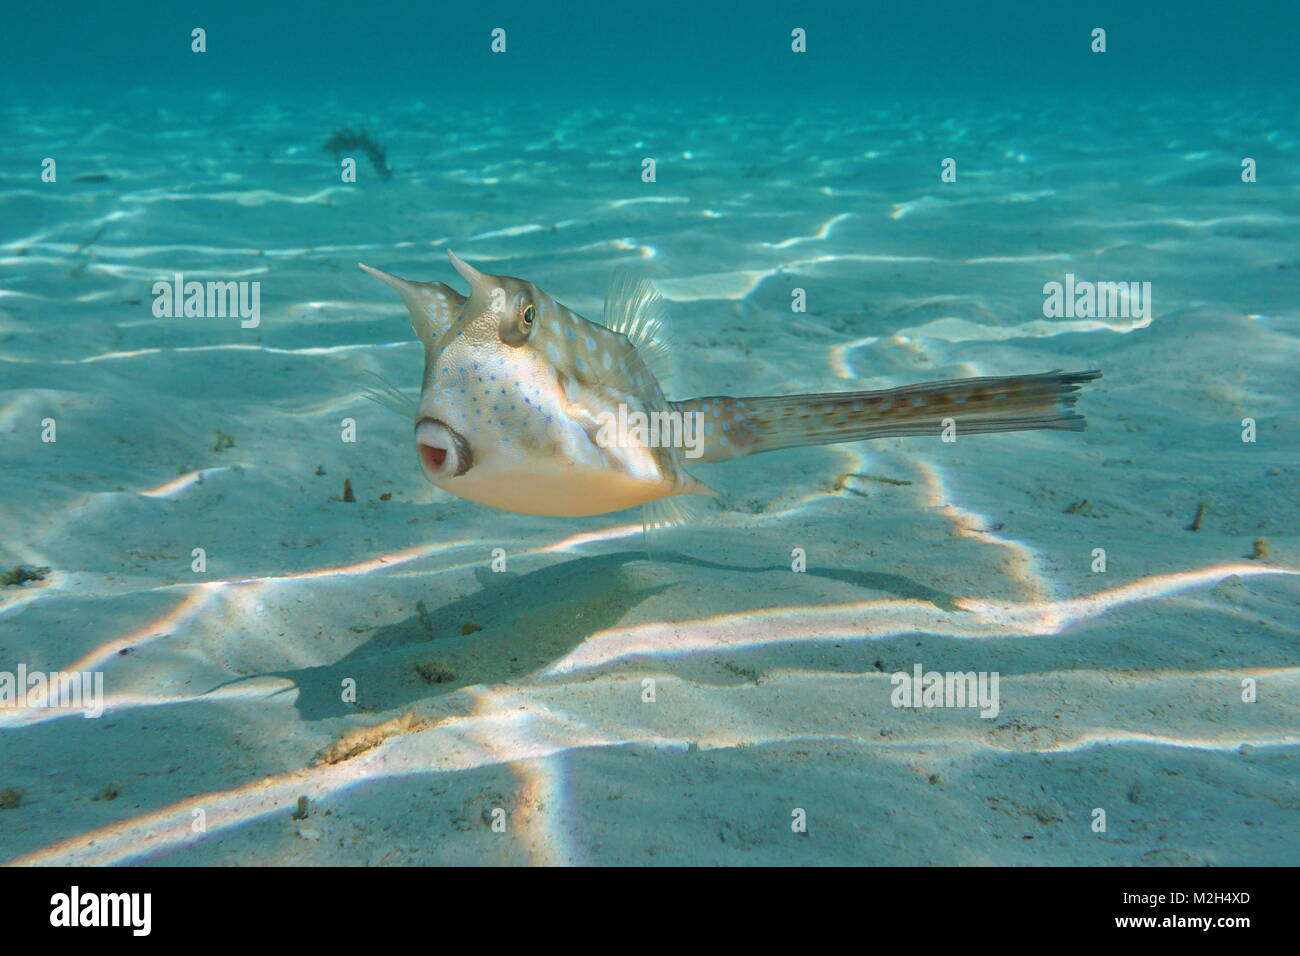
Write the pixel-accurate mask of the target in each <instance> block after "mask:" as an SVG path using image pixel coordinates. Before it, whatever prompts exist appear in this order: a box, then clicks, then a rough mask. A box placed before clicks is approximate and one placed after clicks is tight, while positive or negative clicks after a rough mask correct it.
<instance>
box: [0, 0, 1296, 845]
mask: <svg viewBox="0 0 1300 956" xmlns="http://www.w3.org/2000/svg"><path fill="white" fill-rule="evenodd" d="M1055 6H1056V5H1050V4H1049V5H1044V4H1034V3H1004V4H996V3H994V4H962V3H938V2H922V3H911V4H900V5H885V6H881V7H879V8H876V7H875V6H874V5H867V4H853V3H830V4H819V5H817V8H816V9H815V10H810V9H806V8H804V7H803V6H802V5H789V4H779V3H770V2H758V3H746V4H735V5H730V4H714V5H707V6H700V5H695V4H689V3H676V2H667V3H653V4H649V5H612V4H596V3H590V4H588V3H566V4H553V5H550V4H521V3H511V4H474V5H465V4H455V5H453V4H437V3H386V4H359V3H352V2H341V0H335V2H320V3H311V4H307V3H285V4H277V5H275V6H274V7H273V8H270V9H268V8H264V7H263V6H262V5H261V4H254V3H242V2H236V3H221V4H202V3H200V4H190V5H186V6H184V7H181V6H178V5H171V4H168V5H163V4H144V3H118V4H113V5H111V6H99V5H86V6H85V7H73V8H68V7H66V6H47V5H43V4H36V3H17V4H10V7H9V9H10V13H9V14H8V15H7V20H8V22H7V23H6V30H5V33H4V35H3V37H0V46H2V52H3V58H2V61H0V62H3V67H2V69H3V75H2V77H0V91H2V92H3V94H4V95H3V98H2V99H0V128H3V131H4V133H5V135H4V136H3V137H0V483H2V486H3V491H2V493H0V527H2V529H3V531H2V533H0V571H3V585H2V586H0V697H3V695H4V694H5V693H8V695H9V696H8V697H3V699H0V703H2V704H3V705H4V706H3V707H0V861H5V862H19V863H83V864H119V863H160V864H169V865H176V864H182V865H189V864H193V865H210V864H344V865H381V864H583V863H589V864H855V865H856V864H904V865H914V864H915V865H926V864H1033V865H1050V864H1088V865H1101V864H1120V865H1134V866H1144V865H1224V864H1291V865H1294V864H1296V863H1297V862H1300V837H1298V835H1297V834H1298V833H1300V831H1298V830H1297V827H1296V826H1295V820H1296V810H1297V808H1298V807H1300V794H1298V793H1297V786H1296V761H1297V753H1298V750H1297V747H1298V743H1300V729H1298V723H1297V700H1298V699H1300V698H1298V693H1297V692H1298V691H1300V671H1298V670H1297V653H1296V650H1297V636H1298V635H1297V625H1298V624H1300V618H1298V616H1297V610H1296V602H1297V595H1298V593H1300V592H1298V590H1297V578H1296V568H1297V560H1298V555H1297V543H1298V542H1297V535H1296V497H1297V487H1298V486H1297V480H1296V479H1297V475H1298V474H1300V458H1298V457H1297V443H1296V438H1295V436H1296V429H1297V426H1298V425H1300V416H1298V415H1297V411H1296V403H1295V397H1296V371H1297V358H1298V357H1300V350H1298V349H1297V340H1296V334H1297V328H1298V325H1300V322H1298V318H1300V313H1298V311H1297V305H1296V303H1297V295H1296V290H1297V279H1298V278H1300V245H1298V244H1297V238H1296V237H1297V233H1298V228H1300V168H1298V167H1297V161H1298V160H1300V149H1298V146H1297V144H1298V141H1300V132H1298V131H1297V119H1300V117H1298V115H1297V113H1298V111H1297V104H1298V103H1300V98H1298V97H1297V92H1298V91H1297V86H1298V85H1300V84H1298V83H1297V73H1296V70H1295V65H1294V63H1295V57H1294V41H1295V37H1296V35H1297V27H1298V26H1300V16H1298V15H1297V12H1296V7H1295V5H1294V4H1290V3H1251V2H1246V3H1238V4H1232V5H1227V4H1212V3H1154V4H1147V5H1143V6H1142V8H1141V9H1133V8H1132V6H1133V5H1131V4H1128V3H1075V4H1071V5H1069V7H1068V9H1067V8H1064V7H1062V8H1061V9H1044V8H1045V7H1055ZM1098 28H1100V29H1102V30H1104V31H1105V32H1104V34H1103V35H1102V36H1101V37H1100V38H1099V36H1098V35H1097V34H1095V33H1094V31H1095V30H1096V29H1098ZM196 29H200V30H202V31H203V33H202V34H201V36H200V37H196V36H195V35H194V34H193V32H192V31H194V30H196ZM496 30H501V31H504V33H494V31H496ZM796 31H797V32H796ZM1099 39H1100V40H1101V43H1102V45H1104V49H1098V43H1099ZM196 44H197V45H200V46H202V52H198V51H196V49H195V47H196ZM494 44H495V45H496V46H498V48H499V47H500V45H501V44H504V50H503V51H501V52H494V49H493V47H494ZM797 48H801V50H800V49H797ZM349 157H351V158H354V159H355V160H356V167H355V171H356V174H355V181H347V179H346V176H345V173H346V167H345V163H344V161H345V160H346V159H347V158H349ZM647 159H649V160H653V173H654V175H653V178H652V179H648V178H647V172H646V171H647V165H646V160H647ZM1247 161H1249V162H1247ZM448 249H452V250H454V251H455V252H456V253H457V254H458V255H460V256H461V257H462V258H464V259H465V260H467V261H468V262H470V263H472V264H474V265H475V266H477V267H478V268H480V269H483V270H484V271H486V272H490V273H493V274H502V275H511V276H519V277H521V278H524V279H527V280H529V281H531V282H533V283H535V284H536V285H537V286H539V287H540V288H541V289H543V290H545V291H546V292H548V293H550V294H551V295H553V296H554V297H556V298H557V299H558V300H560V301H561V302H563V303H565V304H566V305H568V306H569V307H571V308H572V309H574V310H576V311H577V312H580V313H582V314H583V315H585V316H587V317H589V318H591V319H592V320H595V321H599V319H600V316H601V309H602V300H603V297H604V292H605V288H606V284H607V282H608V280H609V276H610V275H611V273H614V272H616V271H618V270H621V269H623V270H625V269H632V270H633V271H635V272H637V273H639V274H641V275H644V276H647V277H649V278H651V279H653V280H654V282H655V283H656V285H657V287H658V288H659V290H660V292H661V293H662V295H663V296H664V298H665V299H666V300H667V303H668V306H669V312H670V315H671V319H672V328H673V340H674V344H673V348H672V354H671V355H670V356H669V357H668V362H667V363H666V364H664V365H661V366H660V368H661V369H662V372H663V374H664V377H665V391H666V392H667V393H668V396H669V397H670V398H674V399H684V398H690V397H693V396H698V395H715V394H725V395H739V396H744V395H776V394H787V393H818V392H836V391H849V390H854V389H884V388H891V387H895V386H901V385H908V384H911V383H914V382H922V381H932V380H938V379H947V378H962V377H967V376H979V375H989V376H992V375H1012V374H1018V373H1028V372H1043V371H1048V370H1051V369H1064V370H1067V371H1077V370H1084V369H1092V368H1096V369H1100V370H1101V371H1102V372H1103V373H1104V377H1103V378H1101V379H1099V380H1097V381H1095V382H1092V383H1090V384H1089V385H1088V386H1087V387H1086V388H1085V389H1083V390H1082V391H1081V392H1080V393H1079V397H1078V404H1077V406H1076V410H1077V411H1078V412H1080V413H1081V414H1083V415H1085V416H1086V417H1087V420H1088V428H1087V430H1086V431H1083V432H1064V431H1062V432H1057V431H1032V432H1019V433H1014V434H1003V435H972V436H966V437H958V440H956V441H954V442H945V441H942V440H940V439H939V437H938V436H937V435H935V436H933V437H912V438H898V439H885V440H880V441H874V442H869V443H856V444H842V445H835V446H817V447H806V448H795V449H789V450H785V451H777V452H772V453H770V454H764V455H761V456H755V457H752V458H740V459H737V460H734V461H731V462H726V463H720V464H713V465H700V466H698V469H696V468H691V470H692V471H693V472H695V473H697V474H698V475H699V477H700V478H702V479H703V480H705V481H707V482H708V483H709V485H711V486H712V487H713V488H715V489H717V490H718V492H719V493H720V494H721V496H722V502H721V506H720V507H718V508H715V509H713V510H711V511H710V512H709V513H708V514H706V515H704V516H703V517H701V518H699V519H698V520H697V521H694V522H691V523H690V524H689V525H687V526H685V527H682V528H678V529H676V530H675V531H674V532H673V533H672V535H671V537H670V539H669V540H668V542H667V543H666V544H665V545H664V546H663V547H662V548H654V549H652V550H650V551H649V552H648V551H647V550H646V549H645V548H644V547H643V542H642V525H641V517H640V515H639V514H638V513H637V512H635V511H628V512H619V513H615V514H608V515H599V516H595V517H584V518H545V517H536V516H529V515H525V514H515V513H510V512H505V511H498V510H493V509H490V508H487V507H484V506H481V505H478V504H474V503H471V502H469V501H465V500H462V499H459V498H456V497H454V496H452V495H449V494H447V493H446V492H444V491H441V490H438V489H436V488H434V487H433V486H432V485H430V484H429V483H428V482H427V481H426V480H425V478H424V476H423V475H422V473H421V468H420V463H419V460H418V459H417V456H416V453H415V449H414V447H413V444H412V439H411V421H410V419H409V418H404V417H402V416H400V415H396V414H394V413H393V412H391V411H389V410H388V409H385V408H382V407H379V406H378V405H376V404H374V403H372V402H370V401H368V400H367V399H366V397H365V392H366V389H367V387H368V386H373V384H374V382H375V378H374V376H376V375H378V376H380V377H382V379H384V380H386V381H387V382H390V383H392V384H393V385H394V386H395V387H396V388H398V389H400V390H402V391H403V392H404V393H405V394H406V395H407V396H409V397H411V398H415V397H417V396H418V389H419V386H420V381H421V370H422V366H423V350H422V346H421V344H420V343H419V342H418V341H416V339H415V337H414V335H413V334H412V332H411V327H410V322H409V319H408V316H407V314H406V310H405V308H404V306H403V305H402V303H401V302H400V301H399V299H398V297H397V296H396V295H395V294H393V292H392V290H390V289H387V288H385V287H384V286H382V285H380V284H379V283H377V282H375V281H374V280H373V279H372V278H370V277H369V276H367V275H365V274H364V273H362V272H361V271H359V270H358V269H357V267H356V263H357V262H358V261H364V262H366V263H368V264H370V265H372V266H375V267H378V268H381V269H384V270H387V271H389V272H392V273H396V274H397V275H400V276H404V277H407V278H410V279H415V280H426V281H440V282H446V283H448V284H450V285H452V286H453V287H455V288H458V289H460V290H461V291H464V284H463V282H462V281H461V280H460V278H459V277H458V276H456V274H455V273H454V271H453V270H452V269H451V267H450V266H449V265H448V262H447V258H446V252H447V250H448ZM178 276H179V277H183V279H182V280H181V284H182V287H183V283H184V282H191V281H193V282H200V283H205V284H206V283H209V282H220V283H245V284H246V285H242V286H239V288H240V289H241V290H246V291H247V295H246V297H245V299H243V300H241V301H242V304H244V305H248V306H251V305H252V304H253V303H254V299H253V298H252V295H253V294H254V292H253V290H256V293H255V294H256V296H257V299H256V300H255V301H256V305H257V308H256V311H255V313H254V312H253V311H251V310H250V311H249V312H247V313H242V312H241V313H240V314H238V315H232V314H226V315H210V314H208V315H186V314H184V313H185V309H184V308H183V307H182V308H181V309H179V310H171V311H172V312H176V311H179V313H180V314H167V313H168V309H169V304H172V303H174V301H175V300H174V299H173V298H172V292H171V291H169V290H171V289H172V286H169V285H168V284H169V283H170V284H174V283H176V282H177V279H178ZM159 283H162V284H163V286H162V288H163V291H161V292H160V291H158V290H159V288H160V287H159V285H158V284H159ZM1053 283H1056V284H1059V285H1060V286H1061V288H1062V289H1064V288H1065V287H1066V284H1067V283H1068V284H1069V287H1070V288H1071V289H1074V288H1079V287H1082V286H1081V285H1080V284H1095V283H1124V284H1125V285H1124V288H1125V289H1127V290H1131V294H1129V293H1128V292H1126V293H1125V294H1124V295H1122V296H1121V297H1120V298H1119V299H1116V300H1112V302H1111V305H1116V304H1117V303H1118V304H1121V305H1123V306H1125V307H1126V308H1125V311H1126V312H1131V314H1106V313H1105V310H1102V309H1091V308H1076V307H1075V306H1078V304H1079V302H1078V300H1075V299H1073V298H1071V308H1070V309H1068V310H1065V311H1062V310H1060V309H1054V308H1053V307H1052V305H1051V300H1052V293H1051V292H1050V291H1049V290H1050V289H1051V288H1052V284H1053ZM1130 283H1132V284H1133V285H1131V286H1130V285H1129V284H1130ZM254 284H256V285H254ZM799 290H802V293H800V292H799ZM1130 306H1131V307H1132V308H1131V309H1130V308H1128V307H1130ZM160 312H161V313H163V314H160ZM349 421H350V422H351V423H352V424H351V427H350V428H349V426H348V424H347V422H349ZM350 439H351V440H350ZM55 673H62V674H71V675H77V676H78V677H79V678H80V677H83V676H84V678H85V683H84V684H83V685H81V686H82V689H84V690H85V691H86V692H87V695H86V697H85V699H83V700H82V701H81V703H80V704H75V703H73V704H69V703H68V702H67V701H61V702H60V701H58V700H56V699H55V698H54V697H53V696H52V695H49V694H48V693H46V694H45V695H44V696H42V692H41V691H40V685H39V684H33V683H32V682H31V681H30V680H26V679H24V680H20V679H19V675H23V676H24V678H27V677H30V675H33V674H44V675H49V674H55ZM927 674H937V675H940V679H942V678H943V677H944V676H945V675H966V674H969V675H972V676H973V677H975V678H978V680H979V681H980V684H979V686H980V687H981V688H982V689H983V690H985V691H991V692H993V693H994V697H995V699H994V700H992V701H989V700H984V701H982V702H980V703H979V705H978V706H971V705H972V704H975V703H976V702H975V701H967V702H966V705H964V706H963V705H955V704H954V702H953V700H952V699H951V698H949V699H947V700H944V699H942V695H941V696H940V698H936V699H930V698H923V697H922V696H921V695H918V699H917V700H915V701H913V700H911V699H910V698H908V699H906V700H903V699H901V698H900V696H899V695H900V691H901V690H903V689H906V688H907V687H909V686H910V684H909V681H914V680H916V678H917V676H920V678H921V679H920V681H918V682H917V683H918V684H920V685H922V686H924V684H925V683H926V678H925V676H924V675H927ZM4 675H9V676H8V679H7V682H6V678H5V676H4ZM6 688H8V690H7V691H6ZM918 689H920V688H919V687H918ZM918 704H919V705H920V706H918ZM990 704H991V706H990ZM83 715H84V716H83ZM85 716H93V717H94V719H84V717H85ZM199 821H201V825H200V822H199Z"/></svg>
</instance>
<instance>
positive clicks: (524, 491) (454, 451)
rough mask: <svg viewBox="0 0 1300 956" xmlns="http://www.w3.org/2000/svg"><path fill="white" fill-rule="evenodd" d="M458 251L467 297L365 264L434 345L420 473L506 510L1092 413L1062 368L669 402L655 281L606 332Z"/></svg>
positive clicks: (565, 508) (638, 288) (618, 291)
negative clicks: (1077, 408) (843, 447)
mask: <svg viewBox="0 0 1300 956" xmlns="http://www.w3.org/2000/svg"><path fill="white" fill-rule="evenodd" d="M447 255H448V258H449V259H450V260H451V264H452V266H454V267H455V269H456V271H457V272H458V273H459V274H460V275H461V277H462V278H463V279H464V280H465V281H466V282H468V283H469V294H468V295H462V294H460V293H459V292H457V291H456V290H455V289H453V288H451V287H450V286H448V285H445V284H443V283H441V282H415V281H411V280H407V279H402V278H399V277H397V276H395V275H390V274H388V273H386V272H382V271H380V270H379V269H374V268H371V267H370V266H368V265H365V264H364V263H358V265H359V266H360V267H361V268H362V269H363V270H365V271H366V272H368V273H369V274H370V275H372V276H374V277H375V278H377V279H379V280H380V281H382V282H384V283H386V284H387V285H389V286H391V287H393V288H394V289H396V290H397V292H398V293H399V294H400V295H401V297H402V299H403V301H404V302H405V303H406V307H407V309H408V311H409V312H410V316H411V326H412V328H413V330H414V332H415V335H416V337H417V338H418V339H419V340H420V341H421V342H422V343H423V345H424V374H423V378H422V380H421V389H420V397H419V401H418V404H417V405H416V406H415V407H414V409H413V410H412V411H413V416H414V441H415V450H416V452H417V454H418V456H419V461H420V465H421V467H422V468H423V471H424V474H425V476H426V477H427V478H428V480H429V481H430V482H432V483H433V484H434V485H436V486H437V487H439V488H441V489H443V490H444V491H447V492H450V493H451V494H453V495H456V496H458V497H461V498H465V499H467V500H469V501H473V502H477V503H479V504H482V505H487V506H489V507H492V508H498V509H501V510H504V511H513V512H521V513H524V514H531V515H551V516H580V515H596V514H604V513H607V512H612V511H620V510H623V509H625V508H631V507H635V506H638V505H647V506H651V507H652V508H653V507H654V506H655V504H656V503H661V502H667V501H677V500H680V498H679V496H687V495H706V496H714V497H716V496H717V494H716V492H714V491H713V490H712V489H711V488H709V487H708V486H707V485H706V484H704V483H703V482H702V481H700V480H699V479H698V478H696V477H695V476H693V475H692V474H691V473H690V472H689V471H687V465H688V464H694V463H697V462H703V463H708V462H718V461H726V460H729V459H733V458H741V457H745V456H748V455H755V454H759V453H761V452H769V451H776V450H778V449H782V448H796V447H800V446H807V445H828V444H835V443H838V442H856V441H864V440H867V439H873V438H896V437H903V436H923V435H929V436H936V437H937V436H940V435H941V433H942V430H943V429H945V428H948V429H954V428H955V433H956V434H957V435H967V434H987V433H992V432H1011V431H1023V430H1028V429H1060V430H1071V431H1077V430H1080V429H1082V428H1083V427H1084V419H1083V417H1082V416H1080V415H1078V414H1076V413H1074V412H1073V411H1072V410H1071V409H1072V406H1073V405H1074V401H1075V398H1076V395H1075V393H1076V392H1077V391H1078V389H1079V387H1080V386H1081V385H1082V384H1084V383H1086V382H1089V381H1091V380H1093V379H1096V378H1099V377H1100V376H1101V372H1099V371H1097V370H1089V371H1083V372H1061V371H1059V370H1057V371H1052V372H1043V373H1038V374H1030V375H1011V376H998V377H981V378H963V379H953V380H949V381H940V382H925V383H922V384H919V385H908V386H905V387H902V388H889V389H882V390H875V391H856V392H829V393H825V394H808V395H763V396H750V397H734V396H729V395H713V396H706V397H703V398H690V399H686V400H684V401H673V400H670V399H668V398H667V397H666V396H665V395H664V392H663V390H662V388H661V385H660V379H659V377H657V376H656V374H655V372H654V370H653V366H654V365H655V363H656V360H657V358H661V357H662V353H663V352H664V351H665V350H666V348H667V341H668V339H667V331H666V329H667V327H666V324H665V322H664V320H663V314H662V306H663V301H662V299H661V298H660V296H659V294H658V293H657V292H656V290H655V288H654V286H653V284H652V283H650V281H649V280H647V279H644V278H640V279H638V278H636V277H634V276H632V275H630V274H628V273H615V275H614V278H613V279H612V280H611V283H610V287H609V290H608V292H607V295H606V298H605V307H604V315H603V321H602V322H601V323H597V322H593V321H591V320H590V319H587V318H584V317H583V316H581V315H579V314H578V313H577V312H575V311H573V310H572V309H569V308H567V307H565V306H564V305H563V304H561V303H560V302H557V301H556V300H555V299H554V298H552V297H551V296H550V295H548V294H547V293H546V292H544V291H542V290H541V289H539V288H538V287H537V286H535V285H534V284H533V283H531V282H528V281H526V280H524V279H518V278H514V277H511V276H495V275H488V274H487V273H484V272H480V271H479V270H478V269H476V268H474V267H473V266H471V265H469V264H468V263H466V262H464V261H462V260H461V259H460V258H459V257H457V256H456V255H455V254H454V253H452V252H450V251H449V252H448V254H447ZM395 391H396V390H393V389H391V387H390V393H391V392H395ZM396 394H397V395H399V396H400V392H397V393H396ZM406 402H407V403H408V405H409V402H410V400H409V399H406ZM390 403H391V402H390ZM629 423H631V425H630V427H629ZM645 423H649V424H655V423H657V424H658V425H660V426H663V427H660V428H658V429H654V430H651V429H649V428H647V427H642V426H643V424H645ZM619 426H623V427H619ZM665 432H667V433H668V437H669V439H670V440H663V438H664V433H665ZM654 520H655V521H657V520H658V519H657V518H656V519H654ZM651 523H652V519H651V518H650V517H647V524H648V525H649V524H651Z"/></svg>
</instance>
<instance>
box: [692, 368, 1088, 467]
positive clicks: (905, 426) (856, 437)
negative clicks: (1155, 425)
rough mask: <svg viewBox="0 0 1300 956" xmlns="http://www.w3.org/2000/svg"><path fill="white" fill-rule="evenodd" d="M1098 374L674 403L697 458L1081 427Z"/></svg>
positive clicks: (970, 380)
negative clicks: (696, 445)
mask: <svg viewBox="0 0 1300 956" xmlns="http://www.w3.org/2000/svg"><path fill="white" fill-rule="evenodd" d="M1097 378H1101V372H1099V371H1097V370H1096V369H1092V370H1089V371H1086V372H1062V371H1060V370H1057V371H1053V372H1042V373H1039V374H1036V375H1007V376H995V377H986V378H960V379H953V380H950V381H947V382H924V383H922V384H920V385H908V386H905V387H903V388H887V389H881V390H879V391H870V392H830V393H827V394H821V395H766V396H760V397H755V398H732V397H730V396H725V395H718V396H710V397H708V398H693V399H690V400H689V401H685V402H674V403H673V406H674V409H675V410H679V411H681V412H683V413H687V414H691V413H699V414H700V415H702V418H701V419H699V420H698V421H700V422H701V423H702V424H703V426H704V427H703V431H704V437H703V445H702V453H701V454H699V455H698V456H697V457H696V460H697V461H725V460H727V459H729V458H740V457H742V456H744V455H756V454H758V453H759V452H764V451H775V450H776V449H778V448H796V447H799V446H801V445H833V444H837V443H839V442H848V441H864V440H866V439H869V438H902V437H905V436H909V435H934V436H941V435H943V434H944V433H945V429H947V428H949V427H951V428H953V429H955V431H954V432H953V433H954V434H955V435H958V436H960V435H979V434H988V433H990V432H1018V431H1028V430H1030V429H1036V428H1051V429H1058V430H1063V431H1081V430H1082V429H1083V428H1084V427H1085V421H1084V418H1083V416H1082V415H1078V414H1076V413H1075V412H1074V411H1073V406H1074V401H1075V399H1076V398H1077V397H1078V396H1077V395H1076V393H1077V392H1078V390H1079V388H1080V386H1081V385H1083V384H1085V383H1087V382H1091V381H1092V380H1093V379H1097Z"/></svg>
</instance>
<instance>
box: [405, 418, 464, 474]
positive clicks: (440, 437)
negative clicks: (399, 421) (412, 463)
mask: <svg viewBox="0 0 1300 956" xmlns="http://www.w3.org/2000/svg"><path fill="white" fill-rule="evenodd" d="M415 447H416V450H418V451H419V453H420V464H421V465H423V466H424V472H425V474H427V475H428V476H429V477H430V478H457V477H459V476H461V475H463V474H465V472H467V471H469V470H470V469H471V468H473V467H474V454H473V452H472V451H470V447H469V442H467V441H466V440H465V438H464V436H462V435H461V434H460V433H459V432H458V431H456V429H454V428H452V427H451V426H450V425H448V424H447V423H446V422H443V421H439V420H438V419H436V418H421V419H420V420H419V421H418V422H416V423H415Z"/></svg>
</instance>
